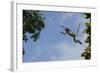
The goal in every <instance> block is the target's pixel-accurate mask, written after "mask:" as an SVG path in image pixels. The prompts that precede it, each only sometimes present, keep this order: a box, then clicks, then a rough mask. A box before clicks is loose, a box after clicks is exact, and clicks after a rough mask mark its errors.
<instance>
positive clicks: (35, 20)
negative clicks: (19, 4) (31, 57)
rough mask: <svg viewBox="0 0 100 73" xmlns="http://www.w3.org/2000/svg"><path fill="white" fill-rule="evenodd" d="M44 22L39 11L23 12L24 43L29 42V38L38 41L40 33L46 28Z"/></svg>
mask: <svg viewBox="0 0 100 73" xmlns="http://www.w3.org/2000/svg"><path fill="white" fill-rule="evenodd" d="M44 20H45V18H44V17H43V15H42V14H41V12H40V11H38V10H23V41H25V42H27V40H29V38H30V39H33V41H37V39H39V35H40V32H41V31H42V29H44V28H45V23H44ZM28 35H30V36H28ZM24 53H25V51H24V50H23V54H24Z"/></svg>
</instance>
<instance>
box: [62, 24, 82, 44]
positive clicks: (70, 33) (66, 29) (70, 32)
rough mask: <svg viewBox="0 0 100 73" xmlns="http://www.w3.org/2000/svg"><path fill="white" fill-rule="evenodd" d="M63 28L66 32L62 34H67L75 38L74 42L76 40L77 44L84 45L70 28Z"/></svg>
mask: <svg viewBox="0 0 100 73" xmlns="http://www.w3.org/2000/svg"><path fill="white" fill-rule="evenodd" d="M61 27H62V28H64V31H65V32H61V33H62V34H64V35H66V34H68V35H70V36H71V37H72V38H73V40H74V42H75V43H79V44H81V45H82V42H81V41H80V40H78V39H76V34H75V33H74V32H72V31H71V30H70V29H69V28H67V27H65V26H61Z"/></svg>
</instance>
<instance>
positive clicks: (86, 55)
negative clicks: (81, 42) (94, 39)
mask: <svg viewBox="0 0 100 73" xmlns="http://www.w3.org/2000/svg"><path fill="white" fill-rule="evenodd" d="M84 16H85V19H88V20H89V22H86V23H85V25H86V29H84V31H83V33H85V34H87V38H86V39H85V43H87V44H88V46H86V48H85V49H84V52H83V53H82V54H81V56H82V57H84V58H85V59H91V13H84Z"/></svg>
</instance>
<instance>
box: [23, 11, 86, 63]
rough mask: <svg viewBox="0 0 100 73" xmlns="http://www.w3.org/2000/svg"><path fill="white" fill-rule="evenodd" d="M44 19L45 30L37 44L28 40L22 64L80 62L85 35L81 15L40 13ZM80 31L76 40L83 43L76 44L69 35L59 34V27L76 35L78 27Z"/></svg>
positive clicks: (52, 12)
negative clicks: (67, 29)
mask: <svg viewBox="0 0 100 73" xmlns="http://www.w3.org/2000/svg"><path fill="white" fill-rule="evenodd" d="M41 13H42V14H43V16H44V17H45V25H46V27H45V29H43V30H42V31H41V34H40V38H39V40H37V42H33V40H32V39H29V41H27V42H26V43H24V42H23V46H24V47H25V48H24V49H25V55H24V56H23V62H39V61H60V60H62V61H63V60H81V59H83V58H82V57H81V53H82V52H83V50H84V48H85V46H86V44H85V42H84V40H85V38H86V34H83V33H82V31H83V30H84V29H85V25H84V23H85V22H87V20H86V19H84V17H83V15H82V13H76V12H55V11H41ZM79 24H80V30H79V33H78V36H77V38H78V39H79V40H80V41H81V42H82V43H83V44H82V45H80V44H76V43H74V41H73V38H72V37H70V36H69V35H63V34H61V33H60V32H61V31H64V30H63V29H62V28H61V26H62V25H63V26H66V27H68V28H70V29H71V30H72V31H73V32H75V33H76V31H77V28H78V25H79Z"/></svg>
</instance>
